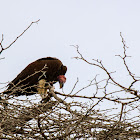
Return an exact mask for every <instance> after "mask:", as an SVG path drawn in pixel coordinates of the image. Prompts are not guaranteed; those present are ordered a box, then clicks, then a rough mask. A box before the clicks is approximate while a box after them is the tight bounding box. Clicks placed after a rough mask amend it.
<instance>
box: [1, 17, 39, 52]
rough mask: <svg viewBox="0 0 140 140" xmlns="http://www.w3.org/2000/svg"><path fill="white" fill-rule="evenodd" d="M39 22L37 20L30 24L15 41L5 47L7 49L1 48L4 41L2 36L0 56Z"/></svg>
mask: <svg viewBox="0 0 140 140" xmlns="http://www.w3.org/2000/svg"><path fill="white" fill-rule="evenodd" d="M39 21H40V19H39V20H37V21H33V22H31V24H30V25H29V26H28V27H27V28H26V29H25V30H24V31H23V32H22V33H21V34H20V35H19V36H17V37H16V39H15V40H14V41H13V42H12V43H11V44H10V45H9V46H7V47H3V45H2V42H3V40H4V35H3V34H2V39H1V42H0V47H1V50H0V54H1V53H2V52H3V51H4V50H6V49H8V48H10V47H11V46H12V45H13V44H14V43H15V42H16V41H17V40H18V38H20V37H21V36H22V35H23V34H24V33H25V32H26V31H27V30H28V29H29V28H30V27H31V26H32V25H33V24H34V23H38V22H39Z"/></svg>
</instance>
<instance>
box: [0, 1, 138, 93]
mask: <svg viewBox="0 0 140 140" xmlns="http://www.w3.org/2000/svg"><path fill="white" fill-rule="evenodd" d="M0 5H1V6H0V13H1V16H0V35H2V34H4V42H3V47H6V46H7V45H9V44H10V43H11V42H12V41H13V40H14V39H15V38H16V37H17V36H18V35H19V34H21V33H22V32H23V31H24V29H26V28H27V27H28V25H29V24H30V23H31V22H32V21H36V20H38V19H40V21H39V22H38V24H33V25H32V27H31V28H30V29H29V30H28V31H27V32H26V33H25V34H24V35H23V36H22V37H21V38H19V40H17V42H15V43H14V44H13V45H12V46H11V48H9V49H8V50H6V51H4V52H3V53H2V55H1V56H0V58H3V57H5V59H2V60H0V83H3V82H7V81H11V80H13V79H14V78H15V77H16V76H17V74H19V73H20V72H21V70H23V69H24V68H25V67H26V66H27V65H28V64H29V63H31V62H33V61H35V60H37V59H39V58H42V57H48V56H51V57H57V58H59V59H60V60H61V61H62V62H63V64H64V65H66V66H67V67H68V71H67V74H66V77H67V82H66V84H65V86H64V92H65V93H66V94H67V93H69V92H70V91H71V89H72V87H73V85H74V84H75V82H76V80H77V77H78V78H79V83H78V85H77V90H78V89H79V88H81V87H83V86H85V85H87V84H88V82H89V81H88V80H92V79H93V78H94V77H95V75H96V74H101V75H99V79H102V78H104V72H102V71H100V70H99V69H97V68H95V67H93V66H89V65H88V64H86V63H84V62H82V61H80V60H76V59H72V57H75V56H77V55H78V54H77V53H76V49H75V48H74V47H72V46H70V45H79V47H80V51H81V53H82V54H83V56H84V57H85V58H87V59H88V60H90V61H92V60H91V59H93V58H94V59H101V60H103V63H104V64H105V66H106V67H107V68H108V70H109V71H116V70H117V72H116V75H114V76H115V78H116V79H117V80H118V81H119V82H120V83H121V84H124V85H127V82H128V83H129V80H130V79H129V78H128V73H127V72H126V71H125V70H124V67H123V65H122V61H121V60H120V58H118V57H115V55H116V54H122V53H123V49H122V46H123V45H122V43H121V37H120V32H122V35H123V37H124V38H125V41H126V45H127V46H128V47H129V49H128V51H127V52H128V54H129V55H131V56H132V58H130V59H128V64H129V66H130V69H131V70H132V72H133V73H135V74H137V76H140V74H139V72H140V67H139V59H140V55H139V51H140V1H139V0H69V1H68V0H51V1H50V0H41V1H38V0H24V1H19V0H12V1H10V0H5V1H1V3H0ZM1 86H3V85H1ZM55 88H56V90H57V91H61V90H59V86H58V84H56V86H55ZM91 93H92V92H91ZM91 93H90V91H89V92H88V94H89V95H91ZM82 94H84V93H82ZM86 94H87V93H86Z"/></svg>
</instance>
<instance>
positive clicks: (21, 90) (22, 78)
mask: <svg viewBox="0 0 140 140" xmlns="http://www.w3.org/2000/svg"><path fill="white" fill-rule="evenodd" d="M66 71H67V67H66V66H64V65H63V64H62V62H61V61H60V60H59V59H57V58H53V57H46V58H41V59H38V60H36V61H34V62H32V63H31V64H29V65H28V66H27V67H26V68H25V69H24V70H22V72H21V73H20V74H19V75H18V76H17V77H16V78H15V79H14V80H13V81H12V82H10V83H9V85H8V89H7V90H6V91H5V92H4V94H9V95H11V94H14V95H17V96H20V95H32V94H36V93H37V92H40V90H39V88H40V87H42V86H41V85H43V87H44V85H46V84H47V85H48V83H49V84H51V85H52V84H54V83H56V82H57V81H58V82H59V84H60V88H62V87H63V84H64V83H65V82H66V78H65V76H64V75H65V73H66Z"/></svg>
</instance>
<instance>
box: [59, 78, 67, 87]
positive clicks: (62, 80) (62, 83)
mask: <svg viewBox="0 0 140 140" xmlns="http://www.w3.org/2000/svg"><path fill="white" fill-rule="evenodd" d="M57 79H58V81H59V84H60V88H62V87H63V86H64V83H65V82H66V77H65V76H64V75H59V76H58V77H57Z"/></svg>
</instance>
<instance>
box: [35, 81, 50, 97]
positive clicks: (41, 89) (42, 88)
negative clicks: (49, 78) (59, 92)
mask: <svg viewBox="0 0 140 140" xmlns="http://www.w3.org/2000/svg"><path fill="white" fill-rule="evenodd" d="M45 85H46V80H45V79H41V80H39V82H38V87H37V91H38V94H40V96H41V97H42V99H44V98H46V97H47V95H48V93H47V89H48V88H49V85H47V86H45Z"/></svg>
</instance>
